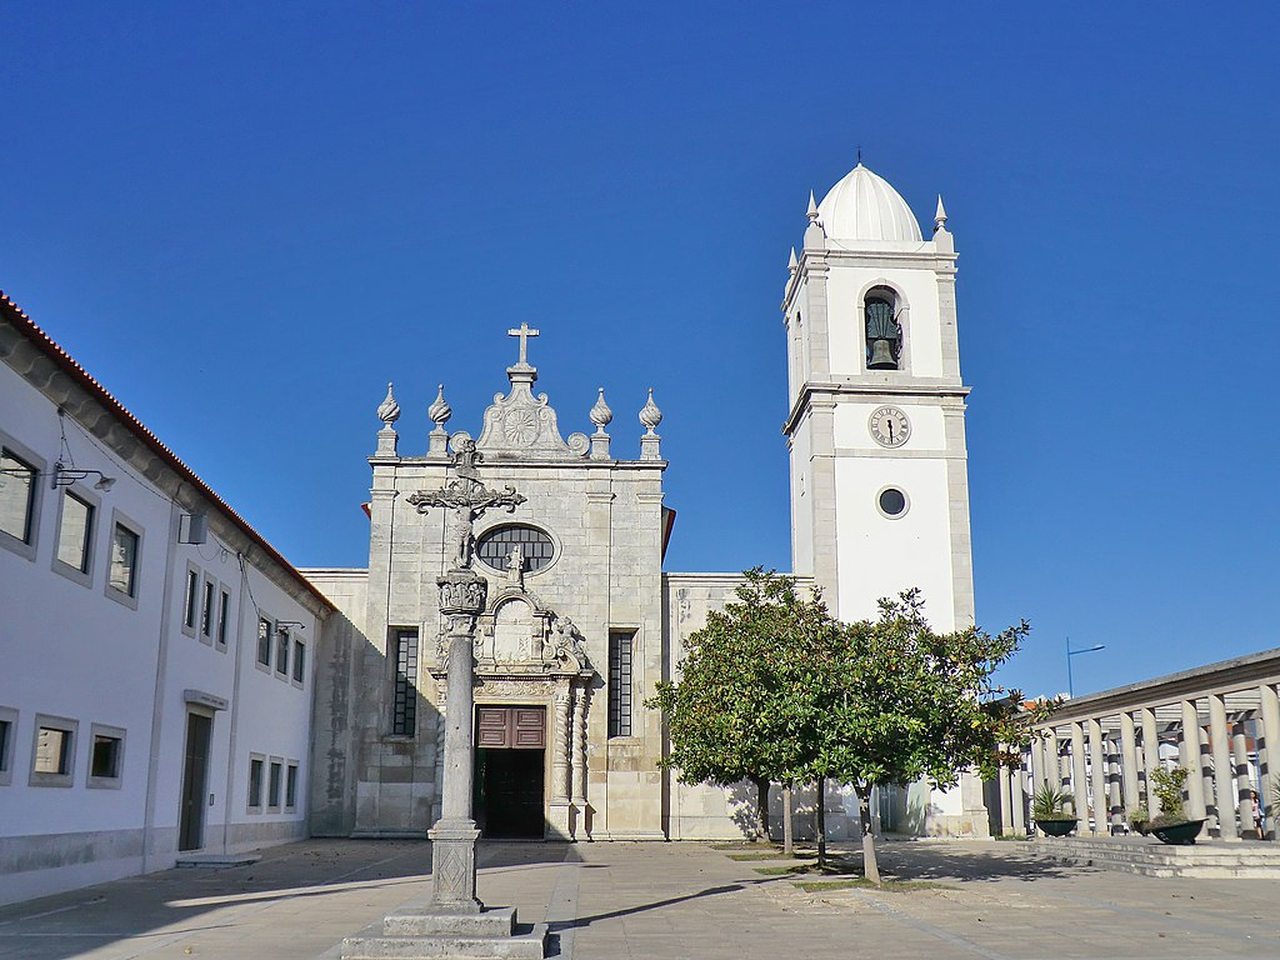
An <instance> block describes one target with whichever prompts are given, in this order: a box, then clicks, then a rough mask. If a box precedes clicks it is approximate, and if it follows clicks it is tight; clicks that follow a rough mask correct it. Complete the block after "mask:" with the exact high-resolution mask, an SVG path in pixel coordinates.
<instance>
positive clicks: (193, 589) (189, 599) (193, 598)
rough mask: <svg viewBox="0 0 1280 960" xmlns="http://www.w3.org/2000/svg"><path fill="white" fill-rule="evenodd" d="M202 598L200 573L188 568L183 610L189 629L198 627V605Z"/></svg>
mask: <svg viewBox="0 0 1280 960" xmlns="http://www.w3.org/2000/svg"><path fill="white" fill-rule="evenodd" d="M199 599H200V574H199V573H198V572H197V571H195V570H192V569H191V568H189V567H188V568H187V596H186V601H185V606H184V607H183V610H182V622H183V624H185V625H186V627H187V629H188V630H194V629H195V628H196V610H197V609H198V607H197V606H196V605H197V603H198V602H199Z"/></svg>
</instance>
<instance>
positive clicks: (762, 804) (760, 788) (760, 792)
mask: <svg viewBox="0 0 1280 960" xmlns="http://www.w3.org/2000/svg"><path fill="white" fill-rule="evenodd" d="M755 784H756V839H757V840H762V841H764V842H765V843H768V842H769V781H768V780H757V781H756V782H755Z"/></svg>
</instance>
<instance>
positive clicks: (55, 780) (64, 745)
mask: <svg viewBox="0 0 1280 960" xmlns="http://www.w3.org/2000/svg"><path fill="white" fill-rule="evenodd" d="M78 726H79V724H78V723H77V722H76V721H75V720H68V719H66V718H63V717H46V716H41V715H37V716H36V724H35V727H36V735H35V743H34V745H33V750H32V756H31V780H30V783H31V786H33V787H69V786H71V783H72V781H73V780H74V778H75V775H74V773H73V772H72V771H73V770H74V768H75V758H76V728H77V727H78Z"/></svg>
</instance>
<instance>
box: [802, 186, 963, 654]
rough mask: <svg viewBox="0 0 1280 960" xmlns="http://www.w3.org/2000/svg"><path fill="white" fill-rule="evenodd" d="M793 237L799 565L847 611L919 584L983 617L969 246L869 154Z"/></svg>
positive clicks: (942, 609) (954, 611)
mask: <svg viewBox="0 0 1280 960" xmlns="http://www.w3.org/2000/svg"><path fill="white" fill-rule="evenodd" d="M808 220H809V223H808V226H807V227H806V229H805V232H804V245H803V248H802V249H801V251H800V253H799V255H797V254H796V252H795V250H794V249H793V250H792V252H791V261H790V264H789V267H788V270H789V277H788V280H787V286H786V291H785V294H784V296H783V300H782V317H783V324H784V327H785V329H786V336H787V360H788V374H789V375H788V390H789V397H790V413H789V415H788V417H787V421H786V424H785V425H784V427H783V433H784V434H785V435H786V438H787V445H788V448H789V451H790V457H791V531H792V534H791V539H792V547H791V549H792V569H793V570H794V571H795V572H796V573H797V574H800V575H812V576H813V577H814V578H815V580H816V582H817V583H818V584H819V585H820V586H821V587H822V588H823V592H824V594H825V596H826V598H827V602H828V604H829V605H830V606H831V608H832V610H833V611H834V612H835V613H836V614H837V615H838V616H839V617H841V619H845V620H855V619H861V618H864V617H875V616H876V613H877V602H878V600H879V599H880V598H881V597H885V596H896V595H897V594H898V593H900V592H902V591H903V590H907V589H910V588H911V587H919V588H920V589H921V591H922V592H923V595H924V599H925V603H926V607H925V612H926V615H927V616H928V617H929V620H930V622H931V623H932V624H933V626H934V628H935V629H937V630H939V631H947V630H952V629H957V628H961V627H965V626H968V625H969V624H972V623H973V616H974V614H973V561H972V556H971V551H970V541H969V483H968V469H967V454H966V451H965V429H964V412H965V397H966V395H967V394H968V392H969V388H968V387H966V386H965V385H964V383H963V382H962V380H961V378H960V352H959V343H958V340H957V335H956V306H955V273H956V253H955V244H954V242H953V238H952V236H951V233H950V232H949V231H948V230H947V226H946V223H947V214H946V211H945V210H944V209H943V206H942V198H941V197H939V198H938V207H937V213H936V215H935V218H934V230H933V235H932V237H930V239H928V240H925V239H924V238H923V236H922V235H921V232H920V225H919V223H918V221H917V220H916V218H915V215H914V214H912V212H911V209H910V207H908V206H907V203H906V201H905V200H903V199H902V197H901V196H900V195H899V194H898V192H897V191H896V190H894V189H893V187H892V186H890V185H889V184H888V183H887V182H886V181H885V180H884V179H882V178H881V177H879V176H877V175H876V174H874V173H872V172H871V171H870V170H868V169H867V168H866V167H865V166H863V165H862V163H861V162H859V163H858V165H857V166H856V167H855V168H854V169H853V170H852V171H850V172H849V173H848V174H847V175H846V176H845V177H844V178H843V179H841V180H840V181H839V182H838V183H837V184H836V185H835V186H834V187H832V188H831V190H830V192H828V193H827V195H826V197H824V198H823V200H822V202H821V203H816V202H815V201H814V198H813V195H812V194H810V197H809V210H808Z"/></svg>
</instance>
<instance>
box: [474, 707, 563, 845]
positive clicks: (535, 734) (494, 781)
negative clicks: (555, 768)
mask: <svg viewBox="0 0 1280 960" xmlns="http://www.w3.org/2000/svg"><path fill="white" fill-rule="evenodd" d="M546 745H547V711H546V709H545V708H544V707H522V706H500V707H497V706H478V707H476V770H475V797H474V801H475V802H474V807H475V818H476V824H477V825H478V826H479V827H480V830H481V833H482V834H483V835H484V836H486V837H493V838H541V837H542V836H543V835H544V834H545V832H546V816H545V810H546V798H545V792H546Z"/></svg>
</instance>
